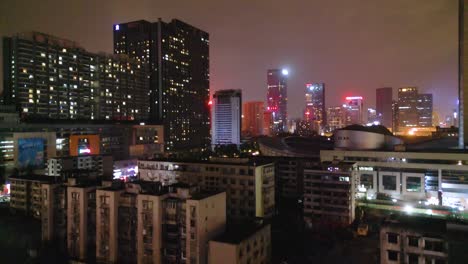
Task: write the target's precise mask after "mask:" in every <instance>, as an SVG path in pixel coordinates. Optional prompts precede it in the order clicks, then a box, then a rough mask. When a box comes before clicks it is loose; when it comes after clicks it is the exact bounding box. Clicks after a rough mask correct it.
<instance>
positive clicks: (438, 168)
mask: <svg viewBox="0 0 468 264" xmlns="http://www.w3.org/2000/svg"><path fill="white" fill-rule="evenodd" d="M320 158H321V161H322V162H345V163H351V164H354V166H353V174H354V177H353V178H354V179H355V185H356V186H355V190H356V196H357V197H360V198H364V197H365V198H367V199H376V198H377V195H379V196H380V195H382V196H387V197H389V198H390V199H395V200H396V201H402V202H406V203H409V204H417V203H419V202H420V201H421V203H424V204H426V205H430V204H434V205H443V206H448V207H452V208H457V209H458V210H461V211H464V210H466V208H468V188H466V186H467V183H466V180H465V178H464V177H463V175H465V174H466V173H467V171H468V166H467V165H466V164H468V154H466V153H450V152H446V153H444V152H409V151H399V152H397V151H344V150H323V151H321V152H320Z"/></svg>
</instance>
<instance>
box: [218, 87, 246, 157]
mask: <svg viewBox="0 0 468 264" xmlns="http://www.w3.org/2000/svg"><path fill="white" fill-rule="evenodd" d="M212 109H213V114H212V120H211V146H212V148H214V147H215V146H218V145H230V144H235V145H237V146H239V145H240V138H241V125H242V92H241V90H220V91H216V92H215V94H214V95H213V104H212Z"/></svg>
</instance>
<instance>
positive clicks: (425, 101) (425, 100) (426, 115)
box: [417, 94, 432, 127]
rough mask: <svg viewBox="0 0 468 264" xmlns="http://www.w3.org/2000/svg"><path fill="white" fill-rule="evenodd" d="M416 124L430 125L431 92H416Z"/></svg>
mask: <svg viewBox="0 0 468 264" xmlns="http://www.w3.org/2000/svg"><path fill="white" fill-rule="evenodd" d="M417 109H418V126H420V127H431V126H432V94H418V104H417Z"/></svg>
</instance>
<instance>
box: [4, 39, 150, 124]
mask: <svg viewBox="0 0 468 264" xmlns="http://www.w3.org/2000/svg"><path fill="white" fill-rule="evenodd" d="M3 51H4V53H3V54H4V55H3V58H4V71H5V76H4V87H5V91H4V100H5V103H7V104H15V105H16V107H17V108H18V109H19V110H20V113H21V115H22V118H23V119H24V120H31V119H35V120H38V119H39V120H41V119H42V120H48V119H76V120H146V119H148V117H149V112H148V111H149V108H148V107H149V102H148V101H147V100H146V98H147V97H148V92H149V91H148V80H147V78H146V75H147V68H146V67H145V66H144V65H141V64H140V63H139V62H138V61H136V60H133V59H129V58H128V57H126V56H115V55H106V54H95V53H90V52H87V51H86V50H84V49H83V48H81V47H80V46H79V45H78V44H77V43H75V42H73V41H69V40H66V39H60V38H57V37H53V36H50V35H47V34H43V33H38V32H30V33H25V34H18V35H16V36H14V37H11V38H10V37H7V38H4V39H3Z"/></svg>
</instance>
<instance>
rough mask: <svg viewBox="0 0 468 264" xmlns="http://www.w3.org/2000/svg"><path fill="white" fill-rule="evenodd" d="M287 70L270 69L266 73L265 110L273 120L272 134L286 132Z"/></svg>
mask: <svg viewBox="0 0 468 264" xmlns="http://www.w3.org/2000/svg"><path fill="white" fill-rule="evenodd" d="M288 74H289V72H288V70H286V69H282V70H280V69H272V70H268V72H267V86H268V91H267V110H268V111H271V113H272V118H273V130H274V131H273V133H275V134H276V133H282V132H286V131H287V104H288V93H287V89H288V86H287V77H288Z"/></svg>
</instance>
